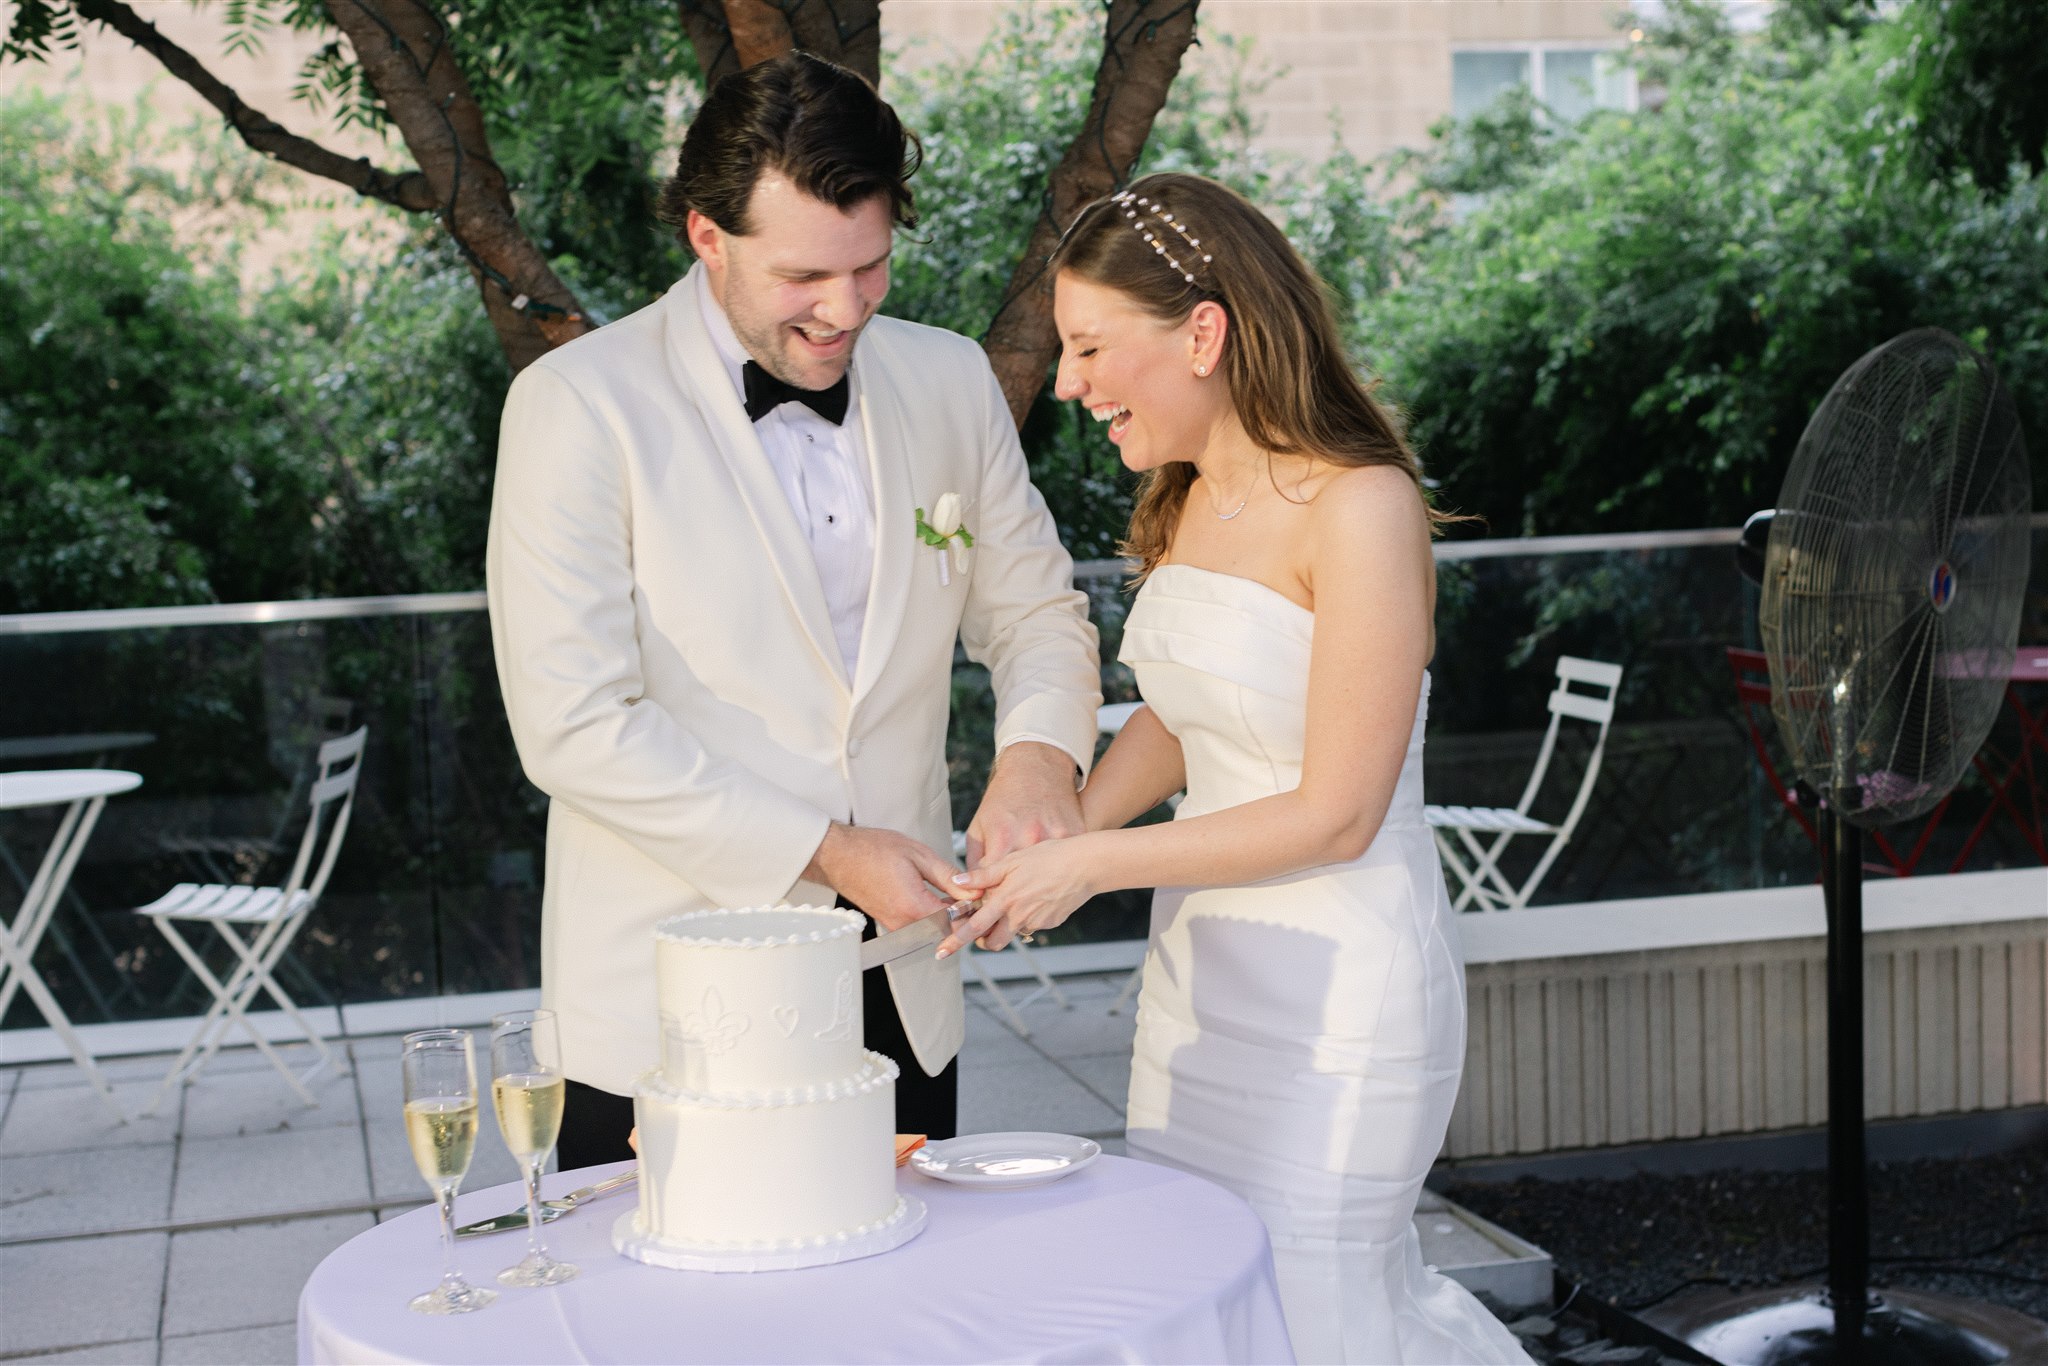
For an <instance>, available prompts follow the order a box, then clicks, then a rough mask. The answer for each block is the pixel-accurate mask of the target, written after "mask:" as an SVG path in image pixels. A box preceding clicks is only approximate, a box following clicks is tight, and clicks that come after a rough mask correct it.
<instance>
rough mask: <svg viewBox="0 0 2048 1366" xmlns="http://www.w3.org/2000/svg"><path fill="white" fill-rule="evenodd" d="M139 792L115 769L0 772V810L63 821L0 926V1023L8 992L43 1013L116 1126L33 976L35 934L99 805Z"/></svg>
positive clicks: (108, 1096)
mask: <svg viewBox="0 0 2048 1366" xmlns="http://www.w3.org/2000/svg"><path fill="white" fill-rule="evenodd" d="M140 786H142V775H141V774H139V773H130V772H128V771H127V770H125V769H118V768H63V769H46V770H32V771H30V772H26V773H0V811H19V810H22V809H24V808H27V807H34V806H62V807H63V808H64V814H63V815H62V816H60V817H59V818H58V820H57V837H56V838H55V839H53V840H51V841H50V847H49V850H48V851H47V852H45V853H44V855H43V861H42V864H41V865H40V866H39V867H37V869H36V875H35V877H34V878H32V879H31V880H30V881H29V884H28V892H27V894H26V895H24V896H23V897H22V899H21V910H20V911H19V912H18V913H17V914H16V915H15V917H14V924H12V925H11V926H10V925H7V924H5V923H4V922H0V1017H4V1016H5V1015H6V1013H7V1007H8V1006H9V1005H11V1004H13V1001H14V993H15V991H16V989H20V990H22V991H26V992H27V993H28V998H29V999H30V1000H31V1001H34V1002H35V1004H36V1009H37V1010H40V1011H41V1012H42V1013H43V1019H45V1020H46V1021H48V1022H49V1025H50V1028H51V1029H53V1030H55V1031H56V1032H57V1037H58V1038H59V1039H62V1040H63V1041H64V1047H65V1048H67V1049H69V1050H70V1053H71V1060H72V1061H73V1062H75V1063H77V1064H78V1065H79V1067H80V1068H81V1069H82V1070H83V1071H84V1072H85V1075H86V1076H87V1077H88V1078H90V1079H91V1081H92V1084H93V1086H94V1087H95V1088H96V1089H97V1090H98V1091H99V1093H100V1095H101V1097H102V1098H104V1099H105V1100H106V1102H107V1105H108V1107H109V1108H111V1109H112V1110H113V1112H114V1115H115V1117H116V1118H117V1119H119V1120H121V1121H122V1122H123V1123H126V1122H127V1119H128V1117H127V1116H126V1115H124V1114H122V1113H121V1106H120V1104H119V1102H117V1101H116V1100H115V1099H114V1088H113V1087H111V1086H109V1085H108V1084H107V1079H106V1077H105V1075H104V1074H102V1073H101V1071H100V1069H99V1067H98V1065H97V1064H95V1063H94V1062H93V1060H92V1050H91V1049H89V1048H87V1047H86V1046H85V1040H83V1039H81V1038H80V1037H79V1036H78V1031H77V1030H76V1029H74V1028H73V1027H72V1024H71V1020H70V1018H69V1017H67V1016H66V1015H65V1014H64V1008H63V1007H62V1006H60V1005H58V1004H57V998H56V997H54V996H52V995H51V994H50V989H49V988H48V987H47V986H45V985H43V979H42V977H41V976H40V975H38V974H37V972H36V968H35V955H36V945H38V944H39V943H41V942H42V938H43V931H44V930H46V929H48V928H49V926H50V917H51V915H53V914H54V913H55V912H56V909H57V903H58V902H59V901H61V900H63V897H64V889H65V888H66V887H67V886H69V885H70V882H71V873H72V870H73V869H75V868H76V867H77V866H78V856H79V854H81V853H83V852H84V850H85V842H86V840H87V839H89V838H90V837H91V835H92V828H93V826H95V825H97V824H98V823H99V819H100V810H101V809H102V808H103V807H105V806H106V804H107V798H108V797H111V796H113V795H114V794H115V793H118V792H131V791H133V790H134V789H136V788H138V787H140Z"/></svg>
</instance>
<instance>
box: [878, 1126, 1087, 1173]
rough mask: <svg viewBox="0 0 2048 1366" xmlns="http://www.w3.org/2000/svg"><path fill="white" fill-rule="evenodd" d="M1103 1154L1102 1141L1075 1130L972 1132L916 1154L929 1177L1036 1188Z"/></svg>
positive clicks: (912, 1161) (913, 1157) (912, 1157)
mask: <svg viewBox="0 0 2048 1366" xmlns="http://www.w3.org/2000/svg"><path fill="white" fill-rule="evenodd" d="M1100 1156H1102V1145H1101V1144H1100V1143H1097V1142H1095V1141H1094V1140H1093V1139H1087V1138H1076V1137H1074V1136H1073V1135H1072V1134H1041V1133H1028V1132H1027V1133H1004V1134H967V1135H965V1136H964V1137H961V1138H945V1139H940V1140H939V1141H938V1142H937V1143H928V1144H926V1145H925V1146H924V1147H922V1148H919V1149H918V1150H917V1151H916V1152H914V1153H912V1154H911V1155H910V1165H911V1166H912V1167H915V1168H916V1169H917V1170H918V1171H921V1172H923V1173H924V1174H925V1175H926V1176H935V1177H937V1178H938V1179H939V1180H941V1181H956V1182H958V1183H960V1184H961V1185H963V1186H1036V1185H1040V1184H1042V1183H1044V1182H1047V1181H1057V1180H1059V1179H1060V1178H1061V1177H1063V1176H1071V1175H1072V1174H1073V1173H1075V1172H1077V1171H1079V1170H1081V1168H1083V1167H1085V1166H1087V1165H1088V1164H1089V1163H1090V1162H1093V1161H1094V1160H1095V1159H1096V1158H1098V1157H1100Z"/></svg>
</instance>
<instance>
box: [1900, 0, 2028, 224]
mask: <svg viewBox="0 0 2048 1366" xmlns="http://www.w3.org/2000/svg"><path fill="white" fill-rule="evenodd" d="M1899 30H1900V36H1901V37H1902V38H1903V40H1904V41H1903V42H1902V43H1900V44H1899V46H1900V48H1901V57H1900V60H1901V64H1902V65H1903V67H1904V80H1905V101H1906V104H1907V107H1908V108H1910V109H1911V110H1912V111H1913V113H1914V114H1915V115H1916V116H1917V118H1918V119H1919V124H1920V133H1921V137H1922V138H1923V139H1924V145H1925V146H1926V148H1927V150H1928V152H1929V154H1930V157H1931V159H1932V161H1933V163H1934V165H1935V166H1936V167H1937V168H1939V169H1941V170H1950V171H1952V170H1963V171H1967V172H1969V174H1970V175H1971V176H1973V177H1974V178H1975V179H1976V180H1977V182H1978V183H1979V184H1980V185H1984V186H1987V187H1993V188H1996V187H2001V186H2004V185H2006V184H2007V183H2008V181H2009V179H2010V178H2012V177H2014V176H2016V175H2028V174H2031V175H2035V176H2038V175H2040V174H2041V173H2042V172H2043V171H2044V170H2048V5H2042V4H2040V3H2038V0H1915V3H1914V4H1913V5H1912V6H1911V8H1910V9H1909V10H1908V11H1907V13H1906V14H1905V16H1904V19H1903V22H1902V23H1901V24H1900V25H1899Z"/></svg>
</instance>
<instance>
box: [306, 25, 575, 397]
mask: <svg viewBox="0 0 2048 1366" xmlns="http://www.w3.org/2000/svg"><path fill="white" fill-rule="evenodd" d="M327 11H328V14H329V15H330V16H331V17H332V18H333V20H334V22H335V24H336V26H338V27H339V28H340V29H341V31H342V33H343V34H344V35H346V36H347V38H348V41H349V46H351V47H352V48H354V49H355V54H356V60H357V61H358V62H359V63H361V65H362V68H363V74H364V76H365V77H366V78H367V79H368V80H369V82H370V85H371V87H372V88H373V89H374V90H376V92H377V96H378V98H379V99H380V100H382V101H383V103H384V108H385V110H386V112H387V113H389V114H390V116H391V121H392V123H394V124H395V125H397V128H398V131H399V135H400V136H401V137H403V138H404V139H405V145H406V147H407V149H408V150H410V151H411V152H412V155H413V160H415V161H416V162H418V163H419V167H420V172H421V174H422V175H423V176H424V177H425V178H426V181H427V184H428V186H429V187H430V189H431V190H432V192H433V197H434V201H435V205H436V208H437V210H438V215H439V217H440V219H441V223H442V226H444V227H445V228H446V229H447V230H448V235H449V236H450V237H451V238H452V239H454V242H455V245H456V247H457V248H458V249H459V250H460V251H461V252H462V254H463V257H464V259H466V260H467V261H468V262H469V266H470V269H471V270H472V271H473V272H475V274H476V276H477V281H478V284H479V287H480V288H481V289H482V290H483V298H484V309H485V311H486V312H487V313H488V314H489V315H490V319H491V324H492V326H493V327H495V328H496V329H497V333H498V343H499V345H500V346H501V347H503V348H504V351H505V358H506V359H507V360H508V361H509V362H510V363H511V365H512V368H513V370H514V371H515V372H516V371H518V370H520V369H523V368H524V367H525V366H526V365H527V364H529V363H530V362H531V361H533V360H534V359H535V358H536V357H537V356H539V355H541V354H542V353H543V352H545V351H547V350H548V349H549V348H551V347H554V346H559V345H561V344H562V343H563V342H565V341H569V340H571V339H572V338H575V337H579V336H581V335H583V334H584V333H585V332H588V331H590V330H591V328H592V323H591V321H590V319H589V318H588V317H587V316H586V315H585V314H584V312H583V309H582V307H581V305H579V304H578V303H577V302H576V296H575V295H574V294H572V293H571V292H570V290H569V287H568V286H567V285H565V284H563V283H562V281H561V279H560V278H559V277H557V276H556V274H555V272H554V270H553V269H552V268H551V267H550V266H549V265H548V263H547V258H546V257H545V256H543V255H542V254H541V251H540V248H539V247H537V246H535V245H534V243H533V240H532V239H531V238H529V237H528V236H527V235H526V233H525V230H524V229H522V228H521V227H520V226H519V221H518V219H517V217H516V216H515V215H514V212H513V207H512V193H511V188H510V186H508V185H507V184H506V181H505V173H504V171H503V170H502V169H500V168H499V166H498V163H497V161H496V160H495V159H493V157H492V155H491V147H490V138H489V136H488V135H487V133H486V131H485V128H484V116H483V110H482V108H481V107H479V106H478V104H477V102H476V99H475V97H474V96H473V95H472V94H471V93H470V90H469V83H468V81H467V80H466V79H464V77H463V75H462V71H461V68H460V67H458V66H457V65H456V63H455V57H454V54H453V53H452V52H451V51H450V50H449V41H448V40H449V34H448V29H447V26H446V25H445V24H444V23H443V22H442V20H441V16H440V15H439V14H437V13H436V12H435V11H434V10H433V8H432V7H431V6H430V5H429V4H428V3H427V0H327Z"/></svg>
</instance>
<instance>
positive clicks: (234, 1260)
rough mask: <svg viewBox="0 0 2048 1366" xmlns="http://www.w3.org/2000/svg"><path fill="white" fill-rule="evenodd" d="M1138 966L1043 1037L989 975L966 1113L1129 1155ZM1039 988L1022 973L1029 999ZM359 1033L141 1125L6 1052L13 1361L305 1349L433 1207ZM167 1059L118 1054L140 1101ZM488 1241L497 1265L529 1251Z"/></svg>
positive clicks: (468, 1184) (233, 1073)
mask: <svg viewBox="0 0 2048 1366" xmlns="http://www.w3.org/2000/svg"><path fill="white" fill-rule="evenodd" d="M1123 979H1124V974H1123V973H1112V974H1103V975H1096V976H1081V977H1067V978H1064V979H1062V981H1061V984H1060V985H1061V987H1062V989H1063V990H1064V991H1065V992H1066V994H1067V997H1068V999H1069V1000H1070V1001H1071V1002H1072V1007H1073V1008H1072V1009H1070V1010H1061V1009H1059V1008H1058V1007H1057V1006H1056V1005H1055V1004H1053V1003H1052V1002H1051V1001H1050V1000H1049V999H1045V1000H1040V1001H1038V1002H1036V1003H1035V1004H1033V1005H1031V1006H1028V1007H1026V1008H1025V1010H1024V1018H1025V1020H1026V1022H1027V1024H1028V1025H1029V1027H1030V1029H1031V1037H1030V1038H1029V1039H1023V1038H1019V1037H1018V1036H1017V1035H1016V1034H1015V1033H1014V1032H1012V1031H1011V1030H1010V1028H1009V1027H1008V1026H1007V1025H1005V1024H1004V1023H1003V1021H1002V1020H1001V1019H1000V1018H999V1017H998V1016H997V1015H996V1014H995V1013H994V1012H993V1010H992V1008H991V1005H992V1003H991V1002H990V1001H989V999H988V996H987V993H986V992H985V991H984V990H982V989H981V988H978V987H975V988H970V989H969V991H968V1001H969V1003H970V1008H969V1010H968V1018H967V1045H966V1048H965V1049H964V1050H963V1052H962V1055H961V1075H960V1127H961V1131H962V1132H963V1133H975V1132H988V1131H994V1130H1002V1129H1050V1130H1057V1131H1061V1132H1065V1133H1074V1134H1085V1135H1088V1136H1090V1137H1093V1138H1096V1139H1098V1140H1101V1141H1102V1142H1103V1144H1104V1146H1105V1147H1107V1148H1109V1149H1110V1150H1111V1151H1121V1149H1122V1134H1123V1102H1124V1090H1125V1085H1126V1082H1127V1080H1128V1078H1129V1074H1130V1048H1131V1033H1132V1020H1131V1014H1130V1010H1129V1008H1128V1007H1127V1008H1126V1009H1125V1011H1124V1012H1123V1013H1121V1014H1118V1015H1111V1014H1109V1013H1108V1007H1109V1005H1110V1003H1111V1001H1112V1000H1114V998H1115V996H1116V993H1117V991H1118V990H1119V989H1120V988H1121V986H1122V985H1123ZM1028 985H1029V984H1028V983H1026V984H1014V985H1012V986H1006V988H1005V990H1006V991H1009V992H1010V993H1011V995H1012V996H1013V998H1014V997H1015V996H1016V995H1017V994H1018V993H1017V987H1019V986H1028ZM473 1023H474V1024H477V1025H483V1024H485V1023H486V1022H485V1021H484V1020H477V1021H474V1022H473ZM345 1047H346V1050H347V1054H348V1056H349V1058H350V1059H351V1062H352V1070H351V1073H350V1074H349V1075H347V1076H340V1077H336V1076H332V1075H328V1076H325V1077H323V1078H322V1079H320V1081H319V1082H318V1084H317V1086H316V1090H315V1094H316V1095H317V1097H318V1098H319V1100H320V1105H319V1107H318V1108H314V1109H309V1108H307V1107H306V1106H305V1105H303V1104H302V1103H300V1102H299V1101H298V1100H297V1099H296V1098H295V1097H294V1096H293V1095H292V1094H291V1092H290V1091H289V1090H287V1089H286V1087H285V1085H284V1083H283V1082H282V1081H281V1080H279V1078H278V1076H277V1074H276V1073H275V1072H273V1071H272V1070H271V1069H270V1068H269V1066H268V1065H266V1064H265V1063H264V1061H263V1059H262V1058H261V1057H260V1056H259V1055H258V1054H257V1053H256V1052H255V1050H254V1049H250V1048H242V1049H236V1050H231V1051H225V1052H223V1053H222V1055H221V1056H220V1057H219V1058H217V1059H216V1060H215V1062H214V1064H213V1065H212V1066H211V1067H210V1068H209V1069H208V1070H207V1072H206V1074H205V1075H204V1076H203V1077H202V1079H201V1080H200V1081H199V1082H198V1083H197V1084H195V1085H192V1086H189V1087H186V1088H185V1089H184V1091H183V1092H182V1094H180V1095H178V1096H175V1097H173V1098H171V1099H170V1100H168V1101H166V1103H165V1105H164V1109H163V1113H162V1114H161V1115H160V1116H158V1117H155V1118H150V1119H131V1120H130V1122H129V1123H127V1124H126V1125H117V1124H115V1123H114V1122H113V1119H112V1116H111V1115H110V1114H109V1113H108V1111H107V1109H106V1107H105V1105H104V1103H103V1102H102V1101H101V1100H100V1098H99V1097H98V1095H97V1094H96V1093H95V1092H94V1091H93V1090H92V1088H91V1087H90V1086H88V1085H87V1084H86V1081H85V1078H84V1076H83V1074H81V1073H80V1072H79V1071H78V1069H77V1068H75V1067H73V1066H72V1065H71V1064H70V1063H68V1062H61V1063H37V1064H32V1065H24V1066H15V1067H9V1068H5V1069H0V1360H7V1361H63V1362H115V1363H163V1364H164V1366H172V1364H173V1363H201V1362H289V1361H291V1360H293V1358H294V1355H295V1350H296V1343H295V1331H294V1317H295V1315H296V1313H297V1307H298V1296H299V1288H300V1286H301V1285H303V1284H304V1282H305V1280H306V1277H307V1276H308V1275H310V1274H311V1273H312V1270H313V1268H314V1266H316V1265H317V1264H318V1263H319V1261H320V1259H321V1258H323V1257H325V1256H326V1255H327V1253H328V1252H329V1251H331V1250H332V1249H333V1248H335V1247H336V1246H338V1245H339V1244H341V1243H343V1242H345V1241H347V1240H348V1239H349V1238H351V1237H353V1236H354V1235H356V1234H357V1233H360V1232H361V1231H362V1230H364V1229H366V1228H369V1227H370V1226H371V1225H372V1224H373V1223H375V1222H377V1221H378V1220H380V1219H384V1218H390V1217H392V1216H393V1215H396V1214H400V1213H403V1212H404V1211H406V1210H408V1209H412V1208H414V1207H416V1206H418V1205H421V1204H424V1203H426V1192H425V1188H424V1186H423V1185H422V1184H421V1182H420V1178H419V1174H418V1172H416V1171H415V1170H414V1168H413V1164H412V1159H411V1156H410V1154H409V1153H408V1152H407V1151H406V1145H405V1136H404V1131H403V1128H402V1127H401V1125H400V1123H399V1118H398V1116H399V1110H400V1085H399V1072H398V1047H399V1045H398V1037H397V1036H396V1035H383V1036H375V1037H361V1038H352V1039H348V1040H346V1041H345ZM304 1052H305V1050H304V1049H303V1048H301V1049H299V1050H296V1051H288V1052H287V1054H286V1056H287V1058H288V1059H299V1058H300V1055H302V1054H303V1053H304ZM168 1064H169V1058H168V1056H160V1057H133V1058H117V1059H113V1060H111V1061H109V1062H108V1063H107V1064H106V1068H107V1071H108V1074H109V1076H110V1077H111V1078H112V1080H113V1081H114V1084H115V1090H116V1093H117V1095H118V1097H119V1099H120V1102H121V1105H122V1107H123V1108H124V1109H125V1110H126V1111H127V1112H128V1113H129V1114H130V1115H131V1116H132V1115H134V1114H135V1113H136V1112H137V1111H139V1110H140V1109H141V1108H142V1107H143V1106H144V1105H145V1104H147V1103H148V1101H149V1098H150V1096H151V1095H152V1094H153V1093H154V1091H155V1089H156V1087H157V1084H158V1082H159V1080H160V1079H161V1078H162V1076H163V1072H164V1069H165V1067H167V1066H168ZM301 1065H302V1066H303V1065H304V1063H303V1061H301ZM484 1128H485V1130H486V1131H487V1134H488V1136H487V1137H484V1138H482V1139H481V1140H480V1141H479V1143H478V1145H477V1157H476V1161H475V1164H474V1165H473V1166H472V1167H471V1169H470V1175H469V1178H468V1179H467V1180H466V1181H465V1182H464V1183H463V1184H464V1188H465V1189H466V1190H482V1189H484V1188H486V1187H489V1186H493V1185H497V1184H498V1183H500V1182H504V1181H511V1180H515V1179H517V1175H518V1172H517V1169H516V1168H515V1167H514V1165H513V1162H512V1158H511V1156H510V1154H508V1153H507V1152H506V1151H505V1147H504V1143H503V1141H502V1140H501V1139H500V1138H499V1136H498V1133H497V1128H496V1126H495V1125H493V1124H489V1123H486V1124H485V1125H484ZM496 1212H498V1211H497V1210H495V1209H492V1210H482V1209H478V1210H475V1211H474V1216H475V1217H479V1218H480V1217H483V1216H484V1215H486V1214H491V1213H496ZM471 1214H472V1211H471V1210H468V1209H464V1210H463V1211H462V1215H463V1216H464V1217H469V1216H470V1215H471ZM469 1246H470V1245H465V1249H466V1250H467V1249H468V1247H469ZM467 1255H468V1257H469V1258H470V1259H472V1260H474V1261H475V1262H476V1263H477V1264H476V1265H474V1267H473V1268H472V1269H473V1272H484V1271H487V1270H493V1269H495V1268H493V1267H488V1266H486V1265H484V1264H483V1263H486V1262H488V1261H489V1260H491V1259H492V1258H496V1257H500V1256H510V1255H511V1254H510V1253H509V1252H506V1253H501V1252H500V1251H499V1250H497V1249H495V1248H491V1249H488V1250H487V1249H485V1248H481V1247H480V1248H477V1249H476V1251H474V1252H468V1254H467ZM465 1264H466V1265H467V1264H468V1263H467V1262H466V1263H465Z"/></svg>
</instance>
